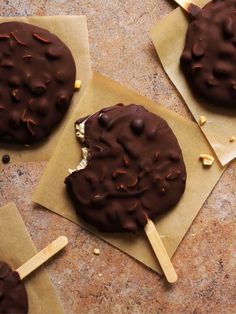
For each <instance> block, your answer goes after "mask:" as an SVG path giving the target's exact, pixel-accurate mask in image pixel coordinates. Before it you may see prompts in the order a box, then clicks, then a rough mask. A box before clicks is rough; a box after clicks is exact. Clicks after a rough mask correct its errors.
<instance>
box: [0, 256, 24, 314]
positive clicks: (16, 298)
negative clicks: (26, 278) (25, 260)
mask: <svg viewBox="0 0 236 314" xmlns="http://www.w3.org/2000/svg"><path fill="white" fill-rule="evenodd" d="M0 313H1V314H5V313H9V314H23V313H24V314H25V313H28V297H27V292H26V290H25V287H24V285H23V283H22V282H21V280H20V277H19V275H18V273H17V272H15V271H12V270H11V268H10V267H9V266H8V264H6V263H4V262H1V261H0Z"/></svg>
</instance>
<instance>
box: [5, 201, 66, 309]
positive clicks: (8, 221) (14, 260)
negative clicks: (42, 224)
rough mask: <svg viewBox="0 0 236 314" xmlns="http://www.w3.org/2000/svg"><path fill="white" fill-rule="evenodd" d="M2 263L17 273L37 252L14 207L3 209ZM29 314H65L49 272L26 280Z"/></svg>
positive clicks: (11, 204)
mask: <svg viewBox="0 0 236 314" xmlns="http://www.w3.org/2000/svg"><path fill="white" fill-rule="evenodd" d="M0 239H1V241H0V260H2V261H4V262H6V263H8V264H9V265H10V266H11V267H12V269H14V270H15V269H17V268H18V267H20V266H21V265H23V264H24V263H25V262H26V261H27V260H29V259H30V258H31V257H32V256H34V255H35V254H36V253H37V251H36V248H35V246H34V244H33V242H32V240H31V238H30V236H29V233H28V231H27V230H26V228H25V225H24V222H23V220H22V218H21V216H20V214H19V212H18V210H17V208H16V206H15V204H14V203H10V204H8V205H6V206H4V207H1V208H0ZM24 284H25V287H26V290H27V294H28V300H29V312H28V313H29V314H43V313H45V314H46V313H50V314H63V313H64V311H63V309H62V306H61V304H60V302H59V300H58V298H57V296H56V293H55V291H54V289H53V286H52V284H51V282H50V280H49V277H48V275H47V272H46V271H45V270H44V269H43V267H40V268H39V269H38V270H36V271H34V272H33V273H32V274H30V275H29V276H28V277H26V278H25V279H24Z"/></svg>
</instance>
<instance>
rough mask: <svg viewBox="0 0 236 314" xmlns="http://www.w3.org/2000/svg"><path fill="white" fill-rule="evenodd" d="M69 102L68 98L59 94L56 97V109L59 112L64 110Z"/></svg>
mask: <svg viewBox="0 0 236 314" xmlns="http://www.w3.org/2000/svg"><path fill="white" fill-rule="evenodd" d="M68 104H69V100H68V97H67V96H66V95H65V94H61V95H59V96H58V97H57V103H56V106H57V109H58V110H59V111H60V110H65V109H66V108H67V107H68Z"/></svg>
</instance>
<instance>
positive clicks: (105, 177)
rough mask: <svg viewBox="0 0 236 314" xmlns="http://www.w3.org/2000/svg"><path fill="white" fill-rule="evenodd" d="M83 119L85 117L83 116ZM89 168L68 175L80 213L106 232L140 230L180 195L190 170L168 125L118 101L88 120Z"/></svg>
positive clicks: (147, 113)
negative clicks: (147, 221) (187, 171)
mask: <svg viewBox="0 0 236 314" xmlns="http://www.w3.org/2000/svg"><path fill="white" fill-rule="evenodd" d="M79 121H81V120H79ZM84 145H85V146H87V147H88V148H89V155H88V164H87V167H86V168H84V169H82V170H79V171H75V172H73V173H72V174H70V175H69V176H68V177H67V178H66V180H65V183H66V186H67V190H68V192H69V194H70V196H71V197H72V200H73V201H74V204H75V208H76V210H77V212H78V214H79V215H80V216H81V217H82V218H83V219H85V220H86V221H87V222H89V223H91V224H92V225H94V226H96V227H97V228H98V229H99V230H101V231H104V232H122V231H130V232H136V231H137V230H138V229H140V228H143V227H144V226H145V224H146V217H147V216H148V217H150V218H151V219H155V218H156V217H157V216H158V215H160V214H162V213H164V212H165V211H167V210H169V209H170V208H171V207H172V206H174V205H175V204H176V203H177V202H178V201H179V199H180V197H181V195H182V193H183V192H184V189H185V181H186V169H185V165H184V161H183V156H182V153H181V149H180V147H179V145H178V142H177V139H176V137H175V135H174V134H173V132H172V130H171V129H170V127H169V126H168V124H167V123H166V122H165V121H164V120H163V119H162V118H160V117H158V116H156V115H155V114H153V113H151V112H149V111H147V110H146V109H145V108H143V107H142V106H137V105H128V106H123V105H122V104H118V105H116V106H113V107H109V108H106V109H103V110H101V111H100V112H98V113H95V114H94V115H92V116H90V117H89V118H88V119H87V120H86V122H85V142H84Z"/></svg>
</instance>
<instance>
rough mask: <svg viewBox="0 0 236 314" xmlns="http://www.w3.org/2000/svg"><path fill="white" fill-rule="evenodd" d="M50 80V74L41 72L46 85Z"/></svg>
mask: <svg viewBox="0 0 236 314" xmlns="http://www.w3.org/2000/svg"><path fill="white" fill-rule="evenodd" d="M51 80H52V76H51V75H50V74H49V73H43V82H44V84H46V85H48V84H49V83H50V82H51Z"/></svg>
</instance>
